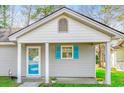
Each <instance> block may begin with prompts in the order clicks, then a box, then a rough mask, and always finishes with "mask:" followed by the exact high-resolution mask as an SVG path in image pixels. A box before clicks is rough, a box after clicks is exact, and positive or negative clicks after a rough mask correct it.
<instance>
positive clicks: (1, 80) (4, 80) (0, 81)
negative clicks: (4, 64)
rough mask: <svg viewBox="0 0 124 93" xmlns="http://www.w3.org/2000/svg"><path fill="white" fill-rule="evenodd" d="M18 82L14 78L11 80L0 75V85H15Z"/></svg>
mask: <svg viewBox="0 0 124 93" xmlns="http://www.w3.org/2000/svg"><path fill="white" fill-rule="evenodd" d="M16 86H18V84H17V83H16V80H11V79H10V78H9V77H5V76H1V77H0V87H16Z"/></svg>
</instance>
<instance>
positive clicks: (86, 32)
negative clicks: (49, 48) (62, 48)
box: [18, 16, 110, 43]
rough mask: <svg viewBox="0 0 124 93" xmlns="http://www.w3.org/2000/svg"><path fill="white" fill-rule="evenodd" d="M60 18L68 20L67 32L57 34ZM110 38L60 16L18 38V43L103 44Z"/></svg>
mask: <svg viewBox="0 0 124 93" xmlns="http://www.w3.org/2000/svg"><path fill="white" fill-rule="evenodd" d="M60 18H66V19H67V20H68V26H69V27H68V30H69V31H68V32H67V33H59V32H58V21H59V19H60ZM109 40H110V37H109V36H107V35H105V34H103V33H101V32H100V31H96V30H95V29H92V28H90V27H89V26H86V25H84V24H82V23H79V22H78V21H75V20H73V19H72V18H69V17H67V16H60V17H58V18H56V19H54V20H52V21H50V22H48V23H46V24H45V25H42V26H39V27H37V28H36V29H34V30H32V31H30V32H29V33H26V34H25V35H23V36H21V37H19V38H18V41H19V42H35V43H36V42H103V41H109Z"/></svg>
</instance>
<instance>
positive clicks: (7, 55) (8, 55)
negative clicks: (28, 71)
mask: <svg viewBox="0 0 124 93" xmlns="http://www.w3.org/2000/svg"><path fill="white" fill-rule="evenodd" d="M16 67H17V53H16V46H13V45H8V46H7V45H5V46H4V45H3V46H2V45H1V46H0V76H8V71H9V69H10V70H11V71H12V74H13V75H16Z"/></svg>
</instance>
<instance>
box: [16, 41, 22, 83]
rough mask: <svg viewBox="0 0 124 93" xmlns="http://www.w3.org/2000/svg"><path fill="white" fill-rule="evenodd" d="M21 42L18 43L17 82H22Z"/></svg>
mask: <svg viewBox="0 0 124 93" xmlns="http://www.w3.org/2000/svg"><path fill="white" fill-rule="evenodd" d="M21 82H22V80H21V43H18V44H17V83H21Z"/></svg>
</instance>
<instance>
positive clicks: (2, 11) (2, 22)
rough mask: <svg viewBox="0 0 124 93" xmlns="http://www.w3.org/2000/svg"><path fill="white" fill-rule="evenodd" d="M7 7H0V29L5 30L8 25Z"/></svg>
mask: <svg viewBox="0 0 124 93" xmlns="http://www.w3.org/2000/svg"><path fill="white" fill-rule="evenodd" d="M8 11H9V6H8V5H0V17H1V18H0V28H6V27H7V26H8V24H9V19H8V17H9V14H8Z"/></svg>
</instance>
